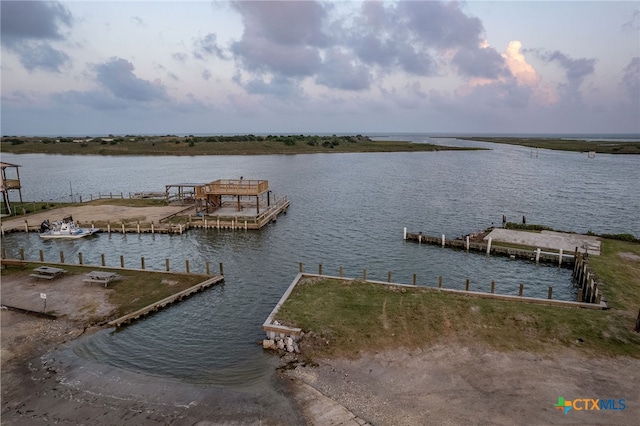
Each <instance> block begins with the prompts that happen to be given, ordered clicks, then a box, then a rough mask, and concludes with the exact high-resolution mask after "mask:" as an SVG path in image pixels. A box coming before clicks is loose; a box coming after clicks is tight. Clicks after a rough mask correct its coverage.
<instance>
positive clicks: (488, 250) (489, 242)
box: [487, 237, 492, 254]
mask: <svg viewBox="0 0 640 426" xmlns="http://www.w3.org/2000/svg"><path fill="white" fill-rule="evenodd" d="M491 239H492V238H491V237H489V240H488V241H487V254H491Z"/></svg>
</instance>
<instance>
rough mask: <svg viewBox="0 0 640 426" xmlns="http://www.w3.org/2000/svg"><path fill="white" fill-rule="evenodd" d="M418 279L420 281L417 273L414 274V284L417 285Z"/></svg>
mask: <svg viewBox="0 0 640 426" xmlns="http://www.w3.org/2000/svg"><path fill="white" fill-rule="evenodd" d="M417 281H418V276H417V275H416V274H413V285H416V282H417Z"/></svg>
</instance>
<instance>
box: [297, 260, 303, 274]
mask: <svg viewBox="0 0 640 426" xmlns="http://www.w3.org/2000/svg"><path fill="white" fill-rule="evenodd" d="M298 272H300V273H302V272H303V271H302V262H298Z"/></svg>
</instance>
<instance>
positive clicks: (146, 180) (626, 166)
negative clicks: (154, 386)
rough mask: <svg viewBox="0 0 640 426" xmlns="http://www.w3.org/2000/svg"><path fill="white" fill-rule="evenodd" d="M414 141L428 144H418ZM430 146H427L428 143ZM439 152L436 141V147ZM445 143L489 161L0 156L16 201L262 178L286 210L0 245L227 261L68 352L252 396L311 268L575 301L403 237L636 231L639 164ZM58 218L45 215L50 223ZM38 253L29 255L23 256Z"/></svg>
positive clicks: (451, 156)
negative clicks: (183, 294)
mask: <svg viewBox="0 0 640 426" xmlns="http://www.w3.org/2000/svg"><path fill="white" fill-rule="evenodd" d="M413 139H414V140H415V141H418V142H420V141H424V140H427V138H426V137H421V136H416V137H414V138H413ZM431 142H434V140H431ZM435 142H438V140H436V141H435ZM440 142H442V143H443V144H448V145H451V144H456V145H461V146H463V145H464V146H469V145H472V146H482V147H489V148H491V150H489V151H472V152H434V153H390V154H313V155H293V156H279V155H273V156H205V157H98V156H89V157H87V156H81V157H74V156H47V155H37V154H33V155H20V156H17V155H9V154H4V155H3V161H7V162H10V163H14V164H20V165H21V166H22V168H21V173H20V177H21V179H22V182H23V187H24V191H23V195H24V198H25V199H28V200H49V199H51V200H61V199H66V200H68V199H69V195H70V186H71V188H72V189H73V192H74V195H75V196H76V197H77V195H78V194H82V195H84V196H88V194H97V193H98V192H102V193H108V192H113V193H118V194H119V193H120V192H123V193H125V194H127V193H129V192H140V191H162V190H163V189H164V185H165V184H174V183H182V182H208V181H212V180H215V179H219V178H237V177H240V176H244V177H245V178H246V179H250V178H251V179H267V180H269V184H270V187H271V188H272V190H274V192H276V193H277V194H286V195H287V196H288V197H289V198H290V200H291V207H290V208H289V212H288V214H287V215H281V216H280V217H279V219H278V221H277V223H275V224H272V225H269V226H267V227H265V228H263V229H262V230H261V231H259V232H255V231H254V232H251V231H249V232H245V231H235V232H234V231H216V230H208V231H189V232H188V233H186V234H184V235H173V236H167V235H155V236H153V235H147V234H144V235H133V234H129V235H125V236H123V235H119V234H112V235H107V234H101V235H99V236H98V237H97V238H94V239H92V240H88V241H73V242H70V241H42V240H40V239H39V238H38V237H37V235H24V234H10V235H7V236H5V237H4V238H3V241H2V244H3V246H4V247H6V248H7V250H9V251H11V250H14V251H17V250H18V249H19V248H25V251H26V252H27V253H37V252H38V250H39V249H42V250H44V251H45V257H46V258H48V259H56V258H57V256H58V253H59V252H60V251H61V250H62V251H64V252H65V255H66V256H67V258H68V259H77V253H78V252H82V253H83V256H84V259H85V262H87V263H95V264H99V262H100V254H101V253H105V255H106V258H107V263H108V264H110V265H113V266H118V265H119V256H120V255H121V254H122V255H124V256H125V258H126V259H131V262H130V263H131V264H130V265H129V266H132V267H137V265H138V262H139V258H140V257H142V256H144V257H145V263H146V266H147V268H153V269H159V270H161V269H163V268H164V259H165V258H170V259H171V263H172V265H174V266H175V267H176V268H178V267H179V266H178V265H180V266H181V265H184V260H185V259H189V260H190V264H191V266H192V270H194V271H196V272H197V271H204V264H205V262H206V261H209V262H211V264H212V265H217V264H218V262H223V264H224V269H225V284H224V285H222V286H218V287H215V288H212V289H211V290H208V291H206V292H204V293H201V294H199V295H196V296H195V297H192V298H190V299H188V300H186V301H184V302H182V303H180V304H178V305H176V306H173V307H171V308H169V309H166V310H164V311H162V312H160V313H158V314H156V315H154V316H153V317H152V318H151V319H148V320H144V321H140V322H138V323H136V324H135V325H133V326H130V327H127V328H126V329H124V330H122V331H120V332H117V333H115V332H113V331H112V330H105V331H102V332H99V333H97V334H94V335H92V336H90V337H89V338H86V339H83V340H82V341H81V342H79V344H78V345H77V346H76V349H75V350H76V353H78V354H79V355H80V356H83V357H87V358H90V359H95V360H98V361H100V362H104V363H108V364H112V365H115V366H118V367H122V368H127V369H132V370H135V371H140V372H144V373H145V374H152V375H163V376H171V377H175V378H179V379H181V380H187V381H191V382H198V383H208V384H214V385H220V386H229V387H242V386H253V385H255V384H256V383H259V382H261V381H262V380H263V379H264V378H265V377H266V376H267V375H268V374H269V373H270V371H271V370H272V368H273V357H270V356H268V355H266V354H264V353H263V351H262V349H261V348H260V347H259V346H258V345H256V341H258V340H260V339H261V338H262V337H263V334H262V331H261V330H260V325H261V324H262V322H263V321H264V319H265V318H266V317H267V315H268V314H269V312H270V311H271V309H272V308H273V306H274V305H275V304H276V303H277V301H278V299H279V298H280V296H281V295H282V293H283V292H284V290H285V289H286V287H287V286H288V285H289V284H290V282H291V280H292V279H293V278H294V277H295V274H296V273H297V271H298V262H303V263H304V265H305V268H306V270H307V271H311V272H315V271H317V267H318V266H317V265H318V263H322V264H323V271H324V272H325V273H327V274H332V273H334V274H337V272H338V269H339V267H340V266H341V265H342V266H343V267H344V271H345V275H346V276H354V277H355V276H361V274H362V269H363V268H366V269H367V275H368V277H369V278H370V279H378V280H383V281H385V280H386V278H387V272H388V271H392V273H393V281H395V282H404V283H411V281H412V275H413V274H414V273H415V274H417V276H418V284H419V285H429V286H436V285H437V279H438V276H443V278H444V285H445V286H446V287H450V288H464V282H465V279H466V278H469V279H470V280H471V288H472V289H474V290H481V291H488V290H489V288H490V283H491V280H495V281H496V291H497V292H500V293H503V294H515V293H517V289H518V284H519V283H520V282H522V283H524V285H525V294H527V295H531V296H542V297H545V296H546V291H547V287H548V286H553V288H554V297H556V298H562V299H573V298H574V297H575V293H574V289H573V288H572V286H571V281H570V271H569V270H567V269H559V268H557V267H553V266H542V265H540V266H536V265H533V264H531V263H528V262H523V261H513V260H509V259H505V258H498V257H492V258H487V257H485V256H484V255H479V254H472V253H471V254H468V253H464V252H460V251H453V250H446V249H445V250H443V249H441V248H439V247H433V246H425V245H422V246H419V245H417V244H415V243H404V242H403V241H402V228H403V227H407V228H408V229H409V230H410V231H414V232H415V231H423V233H425V234H427V235H441V234H446V235H449V236H452V237H455V236H461V235H463V234H466V233H470V232H474V231H478V230H482V229H485V228H487V227H488V226H491V224H492V223H495V224H500V223H501V220H502V215H503V214H505V215H506V216H507V219H509V220H511V221H520V220H521V218H522V216H523V215H526V217H527V223H540V224H545V225H547V226H550V227H552V228H555V229H562V230H572V231H577V232H586V231H589V230H592V231H593V232H596V233H633V234H635V235H636V236H640V220H638V219H639V214H638V212H639V211H640V190H639V189H638V182H640V167H639V166H640V162H639V160H640V159H639V158H638V157H637V156H613V155H598V156H597V157H596V158H595V159H588V158H587V156H586V154H577V153H565V152H554V151H545V150H540V151H539V152H538V153H537V157H536V153H535V152H532V151H531V150H530V149H529V148H524V147H518V146H509V145H498V144H487V143H476V142H467V141H461V140H452V139H446V140H442V141H440ZM52 219H54V218H52ZM33 256H34V257H35V256H36V255H33Z"/></svg>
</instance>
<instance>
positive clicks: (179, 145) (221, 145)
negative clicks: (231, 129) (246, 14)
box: [2, 136, 480, 155]
mask: <svg viewBox="0 0 640 426" xmlns="http://www.w3.org/2000/svg"><path fill="white" fill-rule="evenodd" d="M313 138H314V137H313V136H308V137H301V138H300V140H299V141H297V143H295V144H284V143H283V142H282V141H278V140H267V139H265V140H251V141H241V140H237V141H217V142H206V141H200V140H198V141H196V142H195V143H193V144H191V143H190V142H188V141H187V138H157V139H149V140H147V141H135V140H125V141H121V142H118V143H117V144H113V145H112V144H107V145H105V144H102V143H101V142H99V141H97V140H96V141H91V142H87V143H86V145H85V146H82V147H81V146H79V144H75V143H55V144H54V143H42V142H41V141H40V138H26V137H25V138H22V140H23V143H20V144H11V143H8V142H2V151H3V152H9V153H14V154H24V153H43V154H66V155H83V154H89V155H261V154H309V153H319V152H324V153H336V152H342V153H344V152H407V151H409V152H418V151H445V150H478V149H480V148H461V147H447V146H441V145H431V144H415V143H411V142H406V141H386V140H385V141H372V140H368V139H360V140H359V141H358V142H357V143H348V142H345V141H341V142H340V143H339V144H337V145H335V144H330V145H326V146H323V145H322V144H317V145H310V144H308V143H305V140H307V139H313ZM337 138H340V137H337Z"/></svg>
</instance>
